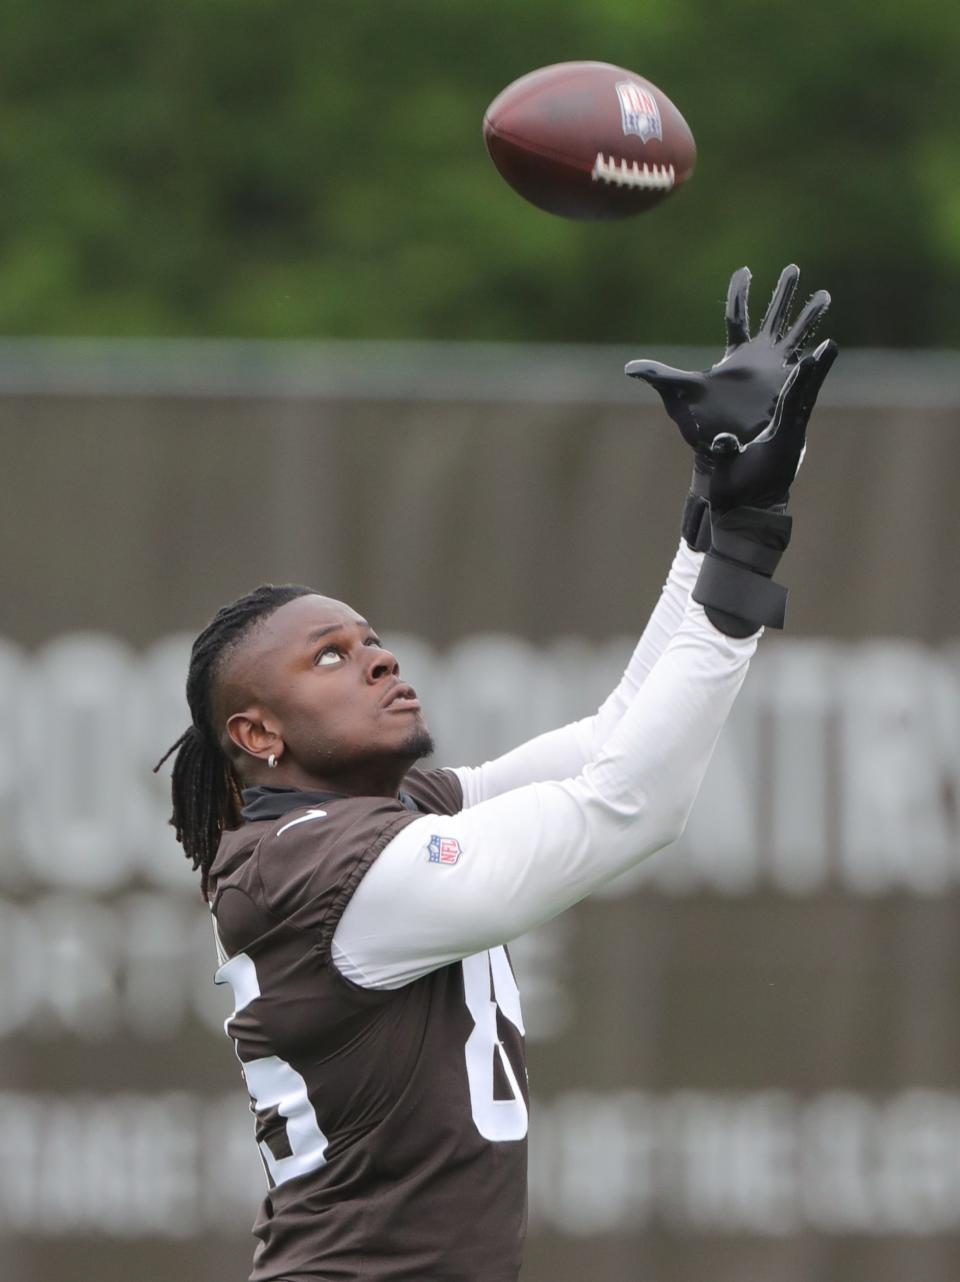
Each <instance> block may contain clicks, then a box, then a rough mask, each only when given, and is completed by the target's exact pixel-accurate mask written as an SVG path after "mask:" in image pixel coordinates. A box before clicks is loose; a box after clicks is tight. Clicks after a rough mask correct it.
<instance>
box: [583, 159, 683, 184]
mask: <svg viewBox="0 0 960 1282" xmlns="http://www.w3.org/2000/svg"><path fill="white" fill-rule="evenodd" d="M590 177H591V178H592V179H593V181H594V182H604V183H606V184H607V185H608V186H609V184H610V183H616V185H617V186H618V187H633V188H636V189H639V190H640V191H670V189H671V188H672V187H673V183H674V177H675V170H674V168H673V165H646V164H645V165H641V164H640V162H639V161H637V160H634V161H633V162H632V163H631V162H630V161H628V160H620V161H618V160H617V159H616V157H615V156H610V158H609V159H607V158H606V157H604V154H603V152H602V151H598V152H597V158H596V160H595V161H594V162H593V172H592V173H591V175H590Z"/></svg>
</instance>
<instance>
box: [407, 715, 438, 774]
mask: <svg viewBox="0 0 960 1282" xmlns="http://www.w3.org/2000/svg"><path fill="white" fill-rule="evenodd" d="M435 747H436V745H435V744H434V742H433V735H432V734H431V733H430V731H429V730H428V729H427V727H426V726H425V725H424V724H423V723H422V722H421V724H420V725H418V726H414V727H413V728H412V729H411V731H410V734H409V735H408V736H407V738H406V740H405V741H404V743H403V745H402V746H401V748H400V752H401V753H402V754H403V755H404V756H405V757H409V758H410V761H411V764H412V763H413V762H414V761H421V760H422V759H423V758H424V757H430V756H432V755H433V752H434V749H435Z"/></svg>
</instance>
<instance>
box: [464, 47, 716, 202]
mask: <svg viewBox="0 0 960 1282" xmlns="http://www.w3.org/2000/svg"><path fill="white" fill-rule="evenodd" d="M483 139H484V142H485V143H486V145H487V150H488V151H489V153H490V157H491V159H492V160H493V163H494V164H495V165H496V167H497V169H499V171H500V173H501V174H502V175H503V177H504V178H505V179H506V180H507V182H508V183H509V184H510V186H511V187H513V188H514V190H515V191H518V192H519V193H520V195H521V196H523V197H524V199H526V200H529V201H530V202H531V204H534V205H537V206H538V207H539V208H540V209H546V210H548V211H549V212H550V213H551V214H561V215H563V217H565V218H624V217H626V216H627V215H628V214H637V213H639V212H640V211H641V210H643V209H650V207H651V206H652V205H656V204H659V202H660V201H661V200H664V199H665V198H666V197H667V196H669V195H670V193H671V192H672V191H675V190H676V189H677V187H679V186H680V184H681V183H683V182H686V180H687V179H688V178H689V177H690V175H691V173H692V172H693V165H694V161H695V160H696V156H697V148H696V144H695V143H694V141H693V134H692V133H691V132H690V129H689V127H688V125H687V122H686V121H685V120H684V118H683V116H681V115H680V112H679V111H678V110H677V109H676V107H675V106H674V105H673V103H672V102H671V101H670V99H669V98H668V97H667V95H666V94H665V93H663V92H662V91H661V90H660V89H658V88H657V87H656V85H652V84H651V83H650V81H649V80H645V79H644V78H643V76H638V75H636V74H635V72H632V71H625V70H624V69H623V68H622V67H614V66H611V65H610V63H608V62H559V63H555V64H554V65H553V66H551V67H541V68H540V70H539V71H531V72H530V73H529V74H528V75H526V76H521V77H520V79H519V80H515V81H514V82H513V84H511V85H507V87H506V89H504V91H503V92H502V93H501V94H498V95H497V97H496V98H494V100H493V102H492V103H491V104H490V106H489V107H488V108H487V111H486V115H485V116H484V118H483Z"/></svg>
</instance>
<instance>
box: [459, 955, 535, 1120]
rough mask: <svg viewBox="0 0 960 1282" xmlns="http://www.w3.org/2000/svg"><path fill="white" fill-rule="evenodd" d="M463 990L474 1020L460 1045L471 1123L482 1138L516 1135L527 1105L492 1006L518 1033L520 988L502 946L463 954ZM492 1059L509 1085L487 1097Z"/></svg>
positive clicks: (492, 1066)
mask: <svg viewBox="0 0 960 1282" xmlns="http://www.w3.org/2000/svg"><path fill="white" fill-rule="evenodd" d="M491 988H492V990H493V1000H491V997H490V992H491ZM463 994H464V997H465V998H466V1002H467V1010H468V1011H469V1012H470V1014H471V1016H472V1017H473V1024H474V1028H473V1032H472V1033H471V1034H470V1036H469V1037H468V1038H467V1045H466V1047H465V1050H466V1059H467V1082H468V1083H469V1086H470V1111H471V1113H472V1114H473V1121H474V1125H475V1126H476V1128H477V1130H478V1131H479V1132H480V1134H481V1135H482V1136H483V1138H484V1139H485V1140H493V1141H495V1142H496V1141H500V1140H522V1139H523V1137H524V1136H525V1135H526V1133H527V1105H526V1102H525V1100H524V1098H523V1092H522V1091H521V1089H520V1086H519V1083H518V1082H517V1075H516V1073H515V1072H514V1071H513V1065H512V1064H511V1063H510V1057H509V1056H508V1055H507V1052H506V1051H505V1050H504V1049H503V1043H502V1042H501V1041H500V1036H499V1034H498V1032H497V1008H498V1007H499V1009H500V1011H501V1013H502V1014H503V1015H504V1017H505V1018H506V1019H508V1020H509V1021H510V1023H511V1024H513V1025H514V1027H515V1028H516V1029H517V1030H518V1031H519V1032H521V1033H522V1032H523V1017H522V1016H521V1014H520V993H519V991H518V989H517V981H516V980H515V979H514V977H513V971H512V970H511V969H510V963H509V961H508V960H507V954H506V953H505V952H504V950H503V948H493V949H491V950H490V952H488V953H476V954H475V955H474V956H473V957H465V958H464V959H463ZM495 1058H498V1059H499V1060H500V1066H501V1068H502V1069H503V1073H504V1076H505V1077H506V1079H507V1083H508V1084H509V1087H510V1098H509V1099H494V1097H493V1069H494V1060H495Z"/></svg>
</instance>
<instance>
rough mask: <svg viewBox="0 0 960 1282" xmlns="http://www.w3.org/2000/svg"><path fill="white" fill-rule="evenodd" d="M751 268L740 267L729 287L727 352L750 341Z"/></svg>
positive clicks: (731, 278) (732, 277) (731, 279)
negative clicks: (748, 301) (749, 297)
mask: <svg viewBox="0 0 960 1282" xmlns="http://www.w3.org/2000/svg"><path fill="white" fill-rule="evenodd" d="M750 280H751V274H750V268H749V267H740V268H738V269H737V271H735V272H734V273H733V275H732V276H731V277H730V284H729V285H728V286H727V314H726V323H727V351H728V352H729V351H730V349H731V348H733V347H740V346H742V344H744V343H749V341H750V314H749V311H748V308H747V295H748V294H749V292H750Z"/></svg>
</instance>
